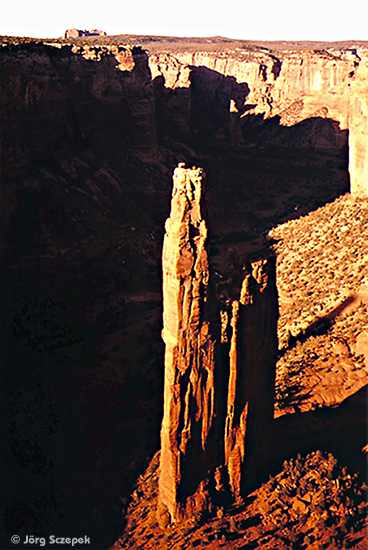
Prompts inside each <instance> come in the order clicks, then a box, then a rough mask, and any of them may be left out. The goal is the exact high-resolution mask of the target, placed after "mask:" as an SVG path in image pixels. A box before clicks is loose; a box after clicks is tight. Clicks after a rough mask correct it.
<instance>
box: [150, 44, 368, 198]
mask: <svg viewBox="0 0 368 550" xmlns="http://www.w3.org/2000/svg"><path fill="white" fill-rule="evenodd" d="M238 50H239V49H238ZM149 62H150V67H151V72H152V75H153V78H157V77H158V76H161V77H163V78H164V82H165V87H166V88H170V89H175V90H176V91H177V95H176V100H175V104H174V103H173V102H172V101H173V100H172V97H171V96H170V97H168V99H167V106H168V109H169V112H170V110H171V109H175V110H176V111H177V112H179V111H180V112H181V113H183V112H185V110H188V109H186V108H185V107H184V104H185V105H186V104H187V103H188V102H189V101H191V102H192V104H191V109H192V110H193V109H195V108H196V100H197V99H199V97H200V90H201V87H202V86H203V87H205V88H206V90H207V92H206V95H205V96H203V97H202V98H201V105H202V108H201V109H202V110H201V109H199V117H196V124H197V125H198V123H199V120H200V117H201V116H204V113H205V111H206V110H207V111H210V110H211V108H210V105H209V103H208V102H209V100H210V96H211V93H212V94H215V95H216V98H217V101H218V102H220V101H221V99H220V98H221V97H223V98H224V99H225V101H226V100H227V103H228V111H229V114H228V126H227V127H226V125H225V123H224V120H223V121H222V122H223V123H222V125H221V127H220V125H219V124H217V126H216V132H213V134H214V139H215V140H216V139H217V140H218V139H223V138H224V137H226V139H228V140H229V141H230V143H232V144H238V143H241V142H242V140H241V135H240V133H239V127H243V128H244V129H245V128H246V124H247V117H248V116H249V115H259V116H261V117H263V118H264V119H270V118H273V117H277V118H278V119H279V123H280V125H283V126H292V125H295V124H298V123H300V122H301V121H304V120H306V119H308V118H326V119H330V120H333V121H336V122H338V127H336V131H335V137H334V138H333V139H332V140H331V139H330V140H327V139H326V136H324V135H322V134H321V135H320V136H319V137H316V138H315V139H314V140H313V143H312V142H309V143H308V145H307V146H308V147H310V146H312V147H316V148H319V149H329V148H331V146H338V145H339V144H340V145H342V146H343V145H344V143H345V140H346V139H347V133H346V132H344V131H346V130H348V131H349V136H348V144H349V159H350V160H349V173H350V182H351V192H352V193H353V194H357V195H367V194H368V184H367V180H368V177H367V170H368V168H367V157H368V155H367V149H368V138H367V132H368V130H367V128H368V124H367V97H368V84H367V70H368V69H367V67H368V52H367V50H366V49H365V48H363V47H361V48H359V49H355V48H350V49H345V50H344V49H341V50H338V49H336V50H335V49H333V48H329V49H328V50H323V51H317V50H315V51H299V52H296V51H291V50H285V51H281V52H280V53H279V54H278V57H276V56H275V55H273V54H271V53H267V52H266V51H264V52H261V51H258V52H251V51H245V50H244V51H237V52H224V53H222V54H221V55H219V54H218V53H206V52H197V53H189V52H182V53H178V54H175V56H173V55H170V54H160V55H156V56H153V55H151V56H150V61H149ZM206 69H207V71H208V73H207V74H206V73H205V70H206ZM210 71H211V72H210ZM216 75H217V76H216ZM204 81H206V84H205V85H204V84H203V83H204ZM190 86H192V87H193V93H192V94H191V95H190V94H188V91H186V92H185V93H182V95H181V98H180V107H178V104H179V99H178V95H179V94H178V91H179V90H180V91H184V90H185V89H186V90H188V88H190ZM246 87H248V88H247V89H246ZM208 90H211V91H210V92H209V91H208ZM225 90H226V91H225ZM201 113H202V115H201ZM234 113H237V115H238V116H237V117H236V116H235V115H234ZM207 116H208V114H207ZM212 116H213V119H214V120H215V119H216V118H217V122H218V113H215V112H214V111H213V112H212ZM236 118H237V119H238V123H234V119H236ZM185 127H186V128H187V129H189V126H188V125H186V126H185V125H184V124H182V125H181V128H182V129H183V128H185ZM192 131H195V129H194V128H192ZM224 132H225V133H224ZM225 134H226V136H225ZM295 145H296V144H294V146H295Z"/></svg>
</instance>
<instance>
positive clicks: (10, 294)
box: [1, 45, 366, 548]
mask: <svg viewBox="0 0 368 550" xmlns="http://www.w3.org/2000/svg"><path fill="white" fill-rule="evenodd" d="M28 48H30V49H28V50H27V46H21V45H20V46H18V47H12V51H11V52H10V54H9V55H8V56H7V57H6V56H5V57H4V65H3V73H2V74H3V77H2V83H1V84H2V88H3V91H4V97H6V98H7V99H6V101H5V100H4V101H5V103H4V105H5V108H4V113H5V115H4V121H5V122H4V128H5V130H6V131H4V134H3V141H4V143H3V148H2V153H3V157H4V158H3V164H2V168H1V170H2V186H3V194H4V216H3V221H4V227H3V229H4V232H3V235H5V241H4V243H3V256H2V262H1V275H2V293H1V299H2V312H3V313H2V325H3V327H2V328H3V331H2V352H1V359H2V372H1V376H2V379H1V386H2V391H3V394H4V398H3V399H2V405H1V406H2V414H1V419H2V428H1V437H2V478H3V480H2V481H3V495H2V502H3V510H2V519H3V533H2V543H1V545H2V547H3V548H7V547H10V543H9V540H10V536H11V535H14V534H19V536H21V537H24V536H25V535H26V534H29V535H34V536H46V537H47V536H48V535H49V534H55V535H58V536H77V537H80V536H85V535H86V536H90V537H91V540H92V544H91V545H89V546H88V547H89V548H103V547H106V546H107V545H108V544H110V543H112V542H113V541H114V540H115V539H116V537H117V536H118V535H119V534H120V532H121V529H122V526H123V520H122V515H121V510H122V508H124V506H126V504H127V500H126V499H127V496H128V495H129V493H130V491H131V489H132V487H133V484H134V480H135V479H136V477H137V476H138V475H139V474H140V473H142V472H143V471H144V470H145V468H146V466H147V464H148V461H149V460H150V458H151V457H152V455H153V454H154V452H155V451H156V450H157V449H158V448H159V432H160V423H161V418H162V399H163V343H162V341H161V336H160V332H161V328H162V327H161V325H162V321H161V315H162V310H161V300H162V297H161V268H160V264H161V247H162V238H163V227H164V220H165V218H166V217H167V216H168V213H169V208H170V196H171V173H172V170H173V168H174V167H175V165H176V163H177V162H179V161H184V162H187V163H188V164H189V165H190V164H196V165H197V166H198V165H200V166H202V167H203V168H204V169H205V171H206V173H207V180H208V182H209V195H210V200H211V210H212V213H211V225H212V230H211V256H210V260H211V262H212V265H213V270H214V271H216V272H217V275H215V274H213V276H214V277H216V276H217V277H222V278H223V279H226V276H227V274H231V272H232V271H234V269H237V267H236V263H237V262H238V261H239V262H241V258H242V257H243V256H244V257H245V256H246V255H247V254H249V255H252V256H253V257H255V258H257V255H258V254H259V253H261V252H262V250H263V251H264V249H265V247H267V246H268V245H267V242H266V240H265V239H264V238H263V235H264V234H265V232H267V231H268V229H270V228H271V227H273V226H274V225H275V224H276V223H277V222H278V221H280V220H283V221H284V220H286V219H290V218H292V217H295V216H296V215H300V213H306V212H308V211H309V210H313V209H314V208H316V207H317V206H321V205H323V204H325V203H326V202H328V201H331V200H333V199H334V198H336V197H337V196H339V195H340V194H342V193H344V192H346V191H348V188H349V177H348V171H347V158H348V150H347V132H346V131H340V130H339V127H338V124H337V123H336V122H334V121H331V120H329V119H326V118H322V117H315V118H313V119H308V120H305V121H302V122H299V123H298V124H295V125H294V126H291V127H286V126H281V125H280V124H279V120H278V119H277V118H274V119H270V120H264V119H263V117H260V116H256V115H247V116H242V115H244V113H245V112H246V108H245V106H244V105H243V103H244V100H245V98H246V96H247V94H248V91H249V88H248V86H247V85H246V84H241V85H239V84H237V83H236V81H235V80H234V79H233V78H229V77H224V76H222V75H219V73H216V72H215V71H211V70H209V69H206V68H201V67H199V68H192V70H191V82H192V86H191V87H189V88H178V89H174V90H171V89H167V88H165V86H164V83H163V81H162V79H160V78H158V79H155V81H154V82H151V80H150V73H149V70H148V58H147V54H145V52H143V51H142V50H140V49H137V50H135V51H134V52H133V54H134V58H135V61H136V67H135V69H134V70H132V71H118V70H117V69H116V61H115V59H112V58H109V57H108V56H105V57H103V58H102V60H101V61H99V62H98V63H97V62H93V61H88V60H86V59H84V58H82V57H81V56H80V55H79V56H78V55H75V54H73V53H72V52H71V51H70V50H68V49H63V50H62V51H60V50H57V49H55V48H49V47H46V46H40V45H38V46H37V47H36V46H34V47H30V46H28ZM24 53H26V54H27V56H28V58H30V59H32V56H34V59H35V60H37V61H35V64H36V70H33V72H31V71H30V68H29V66H28V65H25V63H26V61H25V59H26V58H27V56H26V57H22V56H21V55H20V54H24ZM18 54H19V55H18ZM2 55H5V54H4V53H2ZM27 71H28V72H27ZM81 77H82V78H81ZM19 82H21V83H22V85H21V86H18V84H19ZM10 98H11V99H10ZM232 102H233V103H232ZM230 105H233V107H234V109H233V111H232V112H230ZM236 111H237V112H236ZM239 258H240V259H239ZM360 396H361V392H360V393H359V396H356V398H350V399H349V400H347V402H344V404H343V405H341V407H339V408H337V409H334V410H329V411H319V412H316V413H307V414H306V415H293V416H292V417H287V418H286V417H284V418H280V419H278V420H277V421H276V422H275V430H274V435H273V439H272V441H273V443H272V448H273V451H272V465H270V469H272V470H275V469H276V468H279V465H280V464H281V462H282V460H283V459H284V458H288V456H290V455H291V454H293V453H295V452H297V451H298V452H302V451H303V450H306V451H307V450H309V449H311V450H312V449H313V448H322V450H323V449H324V448H326V449H327V450H329V451H331V452H336V456H337V457H339V453H340V451H341V453H342V454H341V453H340V454H341V456H342V459H343V460H345V458H344V456H345V455H344V452H345V454H346V460H345V461H347V460H350V458H349V457H350V452H348V451H347V449H348V448H349V447H348V445H349V446H350V448H351V449H352V453H351V456H353V455H354V456H355V454H354V451H353V449H355V448H358V446H359V445H360V437H361V434H362V433H363V434H365V433H366V420H365V419H366V415H365V414H363V408H364V406H365V405H364V404H363V400H362V399H360ZM358 398H359V399H360V400H359V404H357V402H356V400H354V399H358ZM357 407H360V408H359V411H361V413H360V414H361V416H360V417H358V419H355V412H354V411H356V410H357ZM358 443H359V445H358ZM315 446H317V447H315ZM348 455H349V456H348ZM354 460H355V459H354ZM354 464H355V463H354ZM121 498H122V499H123V501H121Z"/></svg>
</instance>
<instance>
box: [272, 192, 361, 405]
mask: <svg viewBox="0 0 368 550" xmlns="http://www.w3.org/2000/svg"><path fill="white" fill-rule="evenodd" d="M270 236H271V238H273V239H274V240H275V241H276V243H275V245H274V246H275V250H276V253H277V285H278V289H279V297H280V320H279V329H278V330H279V341H280V358H279V361H278V364H277V374H276V415H280V414H283V413H285V412H293V411H295V410H301V411H307V410H309V409H311V408H312V409H313V408H315V407H318V406H324V405H329V406H331V405H336V404H338V403H340V402H341V401H343V399H345V398H346V397H348V396H350V395H352V394H354V393H355V392H356V391H358V390H359V389H360V388H362V387H363V386H365V385H366V383H367V376H368V365H367V364H366V363H365V360H364V356H363V355H361V354H359V353H360V352H359V353H358V351H357V346H356V344H357V339H358V337H359V335H360V334H362V333H364V331H365V330H366V328H367V326H368V304H367V303H362V302H360V303H359V300H356V302H357V303H356V304H355V305H354V307H351V308H350V310H351V311H350V312H349V313H348V314H346V315H339V309H342V308H343V306H344V304H346V303H349V301H353V300H354V296H355V295H356V294H357V292H358V291H359V288H361V286H362V284H363V283H364V282H366V281H367V280H368V203H367V201H366V200H364V199H354V198H352V197H351V196H350V195H346V196H343V197H340V198H339V199H337V200H335V201H334V202H333V203H331V204H327V205H325V206H323V207H321V208H319V209H318V210H316V211H314V212H311V213H310V214H308V215H307V216H304V217H302V218H299V219H296V220H292V221H289V222H287V223H285V224H283V225H280V226H278V227H276V228H275V229H273V230H272V231H271V232H270Z"/></svg>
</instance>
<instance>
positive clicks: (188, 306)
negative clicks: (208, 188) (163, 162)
mask: <svg viewBox="0 0 368 550" xmlns="http://www.w3.org/2000/svg"><path fill="white" fill-rule="evenodd" d="M173 180H174V188H173V196H172V201H171V214H170V218H168V220H167V221H166V225H165V228H166V234H165V240H164V247H163V259H162V265H163V296H164V328H163V332H162V336H163V340H164V342H165V344H166V350H165V396H164V417H163V422H162V428H161V465H160V468H161V475H160V488H159V493H160V497H159V499H160V507H159V512H160V513H162V512H163V507H164V506H166V507H167V509H168V511H169V512H170V515H171V518H172V519H174V520H176V519H177V512H178V510H177V507H178V492H179V490H180V486H181V482H182V475H183V472H184V470H185V468H186V457H187V455H188V449H187V447H189V446H193V445H194V446H195V447H196V450H195V451H194V455H195V456H198V459H199V462H200V456H201V454H203V453H205V451H206V444H207V438H208V434H209V431H210V429H211V426H212V421H213V416H214V400H215V387H214V353H215V349H214V348H215V341H214V338H213V336H212V334H211V326H210V322H209V304H208V300H209V288H208V285H209V270H208V258H207V250H206V247H207V222H206V215H205V205H204V174H203V171H202V169H200V168H193V169H186V168H184V165H181V164H179V166H178V168H176V170H175V172H174V178H173ZM197 432H198V433H197Z"/></svg>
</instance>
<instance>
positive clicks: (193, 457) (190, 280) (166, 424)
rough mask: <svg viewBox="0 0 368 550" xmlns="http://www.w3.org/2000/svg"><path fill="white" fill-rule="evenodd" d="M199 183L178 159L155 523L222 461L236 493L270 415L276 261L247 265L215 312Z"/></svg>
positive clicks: (200, 176)
mask: <svg viewBox="0 0 368 550" xmlns="http://www.w3.org/2000/svg"><path fill="white" fill-rule="evenodd" d="M204 181H205V180H204V173H203V170H202V169H200V168H192V169H187V168H185V165H184V164H179V166H178V168H176V170H175V171H174V177H173V182H174V186H173V195H172V201H171V214H170V217H169V218H168V220H167V221H166V225H165V229H166V234H165V239H164V246H163V259H162V265H163V300H164V304H163V306H164V308H163V309H164V314H163V318H164V328H163V331H162V336H163V340H164V342H165V345H166V349H165V390H164V416H163V421H162V428H161V459H160V477H159V500H158V521H159V523H160V524H161V525H165V523H166V522H167V521H168V520H169V516H170V518H171V520H173V521H178V520H180V518H183V517H185V513H186V502H185V501H186V498H187V497H188V496H189V495H190V494H193V493H194V492H195V491H196V489H197V486H198V485H200V482H201V481H202V480H203V479H204V477H206V476H208V473H209V472H210V471H211V470H212V474H211V475H213V474H214V468H215V467H216V468H217V470H216V472H215V474H214V476H215V479H216V476H219V468H220V469H221V467H225V470H226V471H227V475H228V480H229V483H228V485H229V489H230V491H231V493H232V495H233V497H234V498H238V497H239V496H240V495H241V491H242V489H243V487H244V486H245V487H247V486H249V485H250V484H251V482H252V481H251V480H252V479H254V471H253V472H251V471H250V469H249V466H250V464H251V463H252V465H253V468H255V470H256V471H257V470H258V471H259V469H260V468H261V467H262V466H261V464H262V463H263V464H264V460H262V459H260V457H261V456H262V453H267V444H266V441H267V437H268V433H269V432H268V430H269V427H270V425H271V422H272V419H273V399H274V380H275V364H276V358H277V332H276V330H277V319H278V300H277V290H276V281H275V261H274V258H270V259H268V260H259V261H257V262H253V263H252V264H249V267H245V268H244V270H243V271H244V273H243V277H244V279H243V283H242V286H241V290H240V296H239V299H238V300H234V301H233V302H232V303H228V304H227V308H224V307H222V310H221V311H220V306H219V305H218V304H217V303H216V301H215V300H214V298H213V294H212V295H211V291H210V289H211V287H210V280H209V266H208V255H207V250H206V248H207V223H208V222H207V220H206V208H205V202H204ZM227 309H228V310H229V311H227ZM216 317H217V321H216ZM220 319H221V327H220ZM219 328H221V330H220V331H219ZM225 403H226V405H225V406H224V404H225ZM255 458H256V460H257V461H258V467H257V465H256V464H255ZM248 476H249V478H250V479H248V478H247V477H248ZM220 477H221V475H220ZM220 485H221V484H219V483H217V487H218V490H220ZM198 490H199V492H200V491H201V488H200V489H198ZM197 495H198V491H197Z"/></svg>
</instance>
